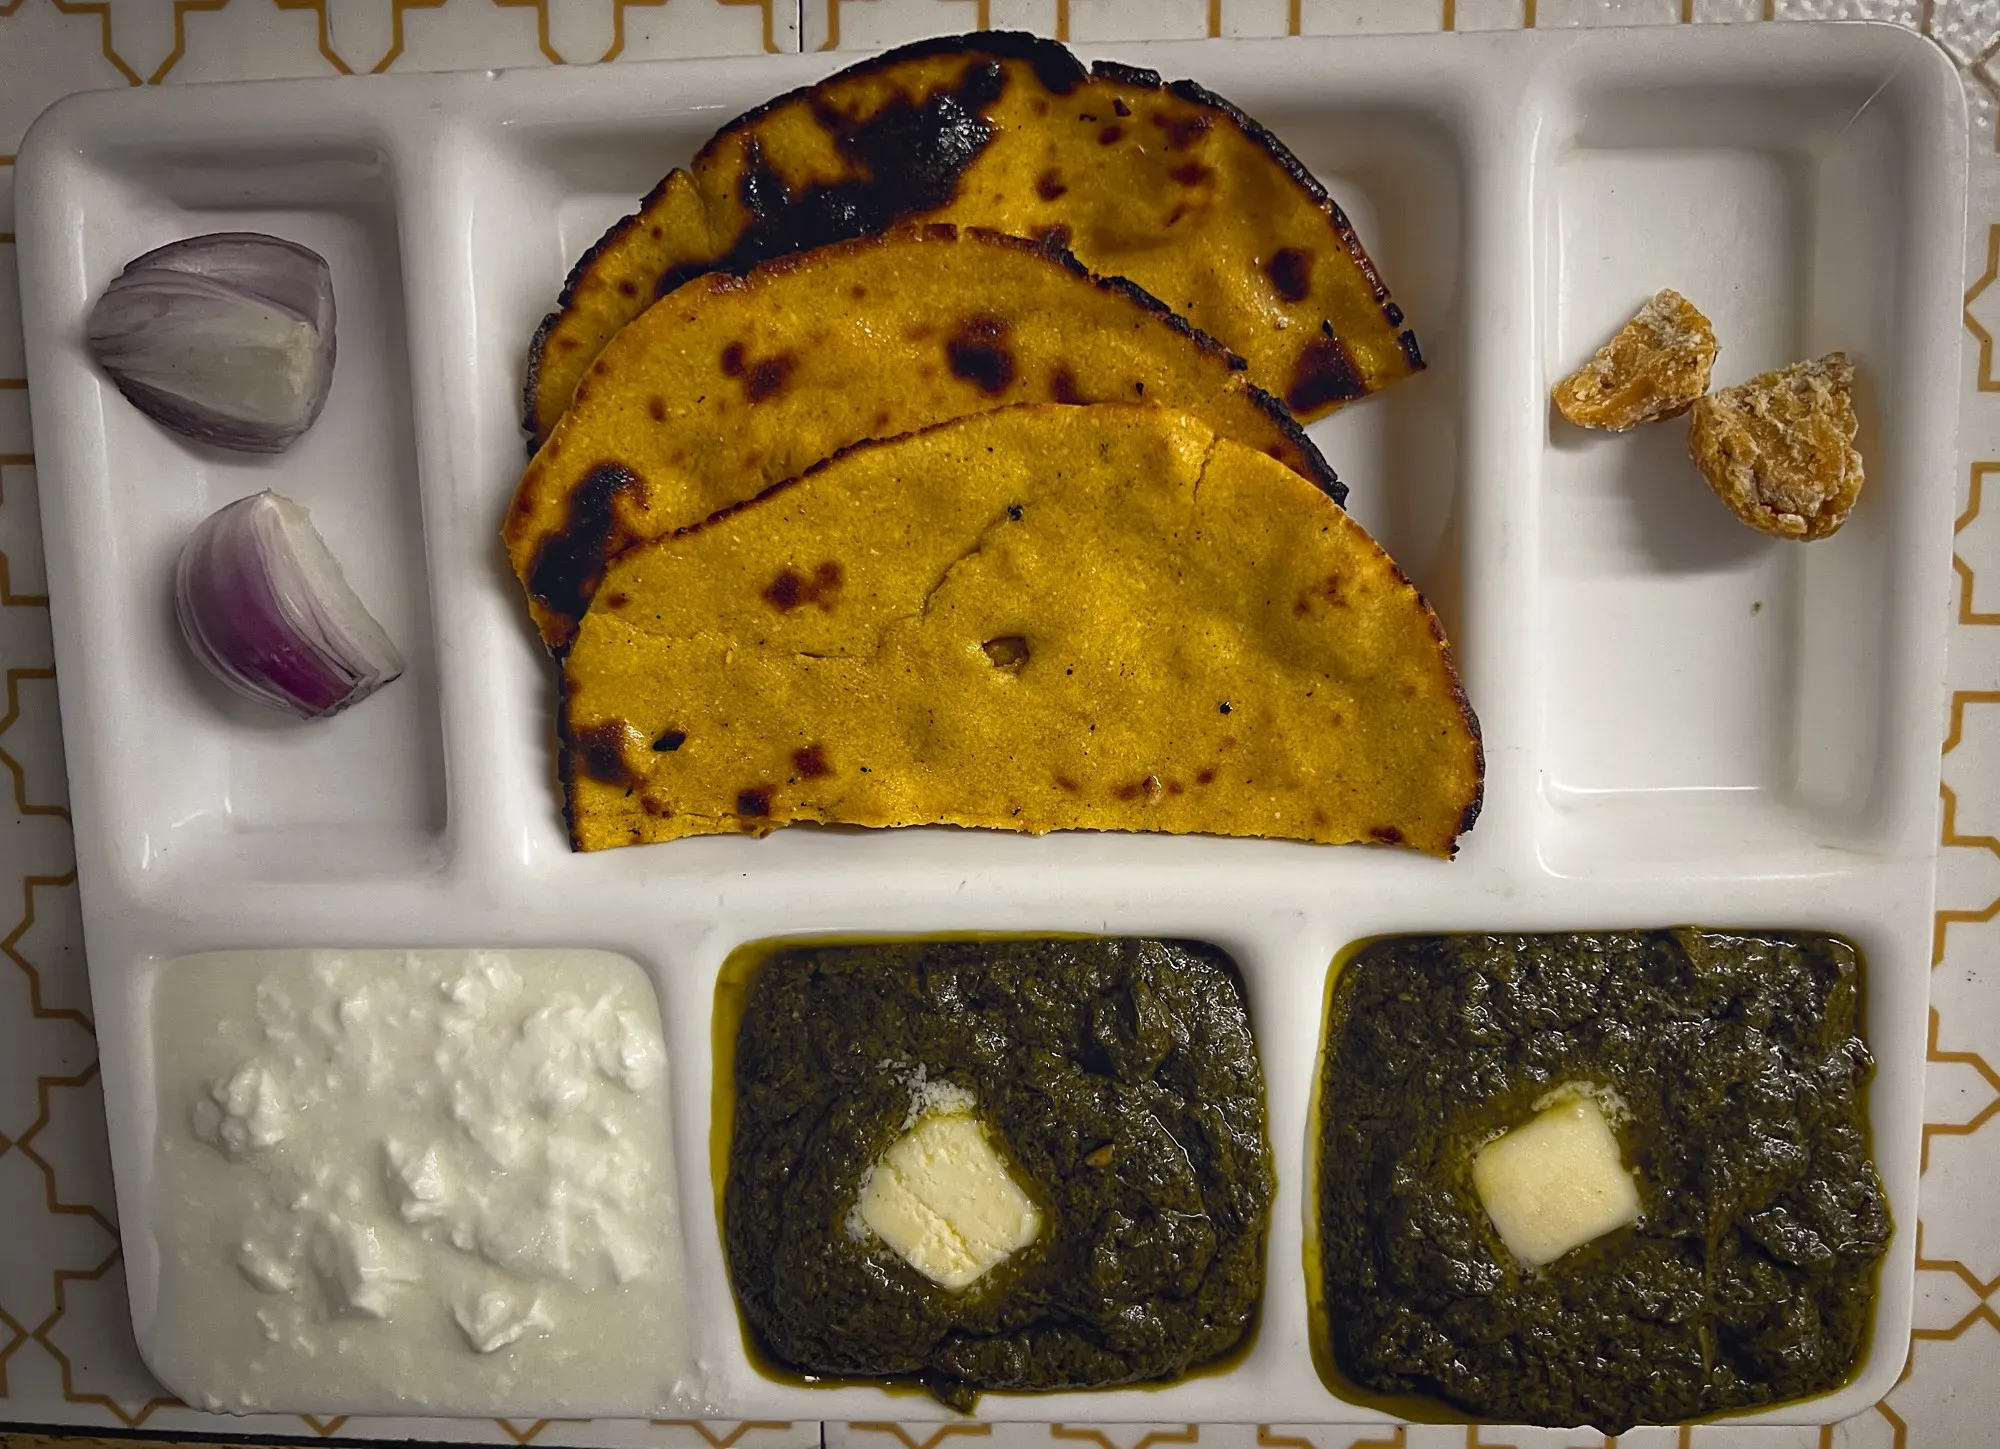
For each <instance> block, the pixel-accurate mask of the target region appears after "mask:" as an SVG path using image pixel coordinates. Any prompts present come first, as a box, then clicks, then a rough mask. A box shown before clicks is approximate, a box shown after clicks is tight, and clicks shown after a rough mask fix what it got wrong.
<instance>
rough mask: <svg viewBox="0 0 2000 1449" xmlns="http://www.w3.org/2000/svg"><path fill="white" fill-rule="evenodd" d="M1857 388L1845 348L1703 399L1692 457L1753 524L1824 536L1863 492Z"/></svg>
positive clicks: (1804, 536) (1805, 536) (1694, 418)
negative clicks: (1857, 435)
mask: <svg viewBox="0 0 2000 1449" xmlns="http://www.w3.org/2000/svg"><path fill="white" fill-rule="evenodd" d="M1853 392H1854V365H1853V364H1852V363H1850V362H1849V361H1848V360H1847V354H1846V353H1843V352H1829V353H1828V354H1827V355H1826V356H1824V357H1822V358H1819V359H1818V360H1817V361H1814V362H1795V363H1793V364H1792V365H1791V366H1790V367H1786V368H1781V369H1780V370H1779V371H1777V372H1766V373H1763V374H1761V375H1760V376H1757V377H1753V378H1751V379H1750V380H1749V381H1748V382H1741V383H1738V384H1737V385H1736V386H1735V387H1726V388H1724V389H1722V391H1720V392H1718V393H1716V394H1714V395H1713V396H1711V397H1705V398H1703V399H1701V400H1700V401H1699V402H1697V403H1696V404H1695V405H1694V412H1693V414H1692V415H1691V416H1690V418H1689V419H1688V454H1689V456H1690V457H1692V458H1693V459H1694V462H1695V466H1696V467H1697V468H1699V469H1701V475H1702V477H1704V478H1706V479H1707V480H1708V486H1709V487H1711V488H1713V489H1714V490H1715V496H1716V497H1718V498H1720V499H1721V500H1722V501H1723V502H1724V503H1726V504H1728V505H1729V510H1730V512H1732V513H1734V514H1735V515H1736V516H1737V517H1738V518H1740V519H1742V520H1743V521H1744V522H1745V523H1747V524H1749V525H1750V526H1751V527H1752V528H1760V529H1762V530H1763V531H1764V532H1766V533H1769V534H1775V535H1776V536H1777V537H1779V538H1793V539H1798V540H1800V541H1802V542H1809V541H1811V540H1812V539H1815V538H1825V537H1826V536H1827V535H1829V534H1831V533H1833V532H1834V531H1835V530H1836V529H1838V528H1839V527H1840V525H1841V524H1843V523H1845V522H1847V514H1848V511H1849V510H1850V509H1852V508H1853V507H1854V500H1855V499H1856V498H1857V497H1859V496H1860V494H1861V484H1862V471H1861V455H1860V454H1859V453H1857V452H1856V451H1855V450H1854V426H1855V424H1854V402H1853Z"/></svg>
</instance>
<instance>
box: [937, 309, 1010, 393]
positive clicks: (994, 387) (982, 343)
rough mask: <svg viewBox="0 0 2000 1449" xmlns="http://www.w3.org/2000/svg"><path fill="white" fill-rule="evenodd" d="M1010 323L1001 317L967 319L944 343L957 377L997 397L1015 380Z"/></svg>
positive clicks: (953, 373)
mask: <svg viewBox="0 0 2000 1449" xmlns="http://www.w3.org/2000/svg"><path fill="white" fill-rule="evenodd" d="M1006 336H1007V324H1006V322H1004V321H1003V320H1001V319H1000V318H998V317H992V316H979V317H972V318H969V319H967V321H966V322H965V324H964V325H963V326H961V327H960V328H959V329H958V331H957V332H956V333H954V334H953V335H952V336H951V337H950V338H949V339H948V340H947V341H946V342H945V345H944V352H945V358H946V360H947V361H948V362H949V363H950V364H951V371H952V375H953V376H954V377H960V378H963V379H964V380H965V381H967V382H969V383H971V384H972V385H973V386H974V387H976V388H978V389H979V390H980V391H981V392H983V393H986V394H987V395H988V396H990V397H997V396H999V395H1000V394H1001V393H1003V392H1005V391H1006V390H1007V385H1008V384H1009V383H1011V382H1012V381H1013V380H1014V354H1013V353H1011V352H1010V351H1008V350H1007V347H1006V342H1005V339H1006Z"/></svg>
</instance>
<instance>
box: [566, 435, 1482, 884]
mask: <svg viewBox="0 0 2000 1449" xmlns="http://www.w3.org/2000/svg"><path fill="white" fill-rule="evenodd" d="M561 732H562V737H563V755H562V778H563V783H564V788H565V791H566V794H567V805H568V813H569V823H570V832H571V838H572V841H573V843H574V844H575V846H576V847H577V848H578V849H580V850H599V849H604V848H606V847H609V846H616V845H628V844H636V843H638V842H641V841H660V840H671V839H674V838H676V837H679V836H688V835H706V834H716V833H722V832H738V831H742V832H748V833H751V834H763V833H764V832H766V831H768V830H770V829H772V828H773V827H775V826H779V825H784V824H789V823H792V822H797V821H823V822H838V823H844V824H850V825H865V826H896V825H917V824H932V823H943V824H953V825H968V826H984V827H990V828H994V829H1003V830H1019V831H1027V832H1033V833H1040V832H1043V831H1049V830H1063V829H1093V830H1157V831H1171V832H1177V833H1193V832H1200V833H1207V834H1213V835H1241V836H1275V837H1282V838H1287V839H1295V840H1307V841H1319V842H1323V843H1327V844H1339V843H1343V842H1349V841H1377V842H1382V843H1385V844H1400V845H1406V846H1411V847H1414V848H1416V849H1418V850H1422V851H1427V852H1429V853H1431V854H1433V855H1440V856H1448V855H1450V854H1451V853H1452V851H1453V849H1454V842H1455V841H1456V839H1457V837H1458V835H1459V834H1460V833H1461V832H1462V831H1464V830H1466V829H1468V828H1469V827H1470V826H1471V824H1472V822H1473V819H1474V817H1475V816H1476V815H1477V813H1478V809H1479V801H1480V789H1481V779H1482V773H1483V763H1482V756H1481V752H1480V743H1479V731H1478V724H1477V722H1476V720H1475V719H1474V718H1473V715H1472V712H1471V710H1470V708H1469V707H1468V706H1467V704H1466V702H1465V698H1464V696H1463V694H1462V693H1461V691H1460V689H1459V685H1458V678H1457V675H1456V673H1455V671H1454V669H1453V666H1452V661H1451V656H1450V651H1449V648H1448V646H1447V645H1446V643H1445V639H1444V635H1443V631H1442V630H1441V628H1440V627H1439V624H1438V621H1437V618H1436V616H1435V615H1434V614H1433V613H1432V612H1431V610H1430V608H1429V607H1428V606H1427V605H1426V604H1425V603H1424V601H1423V599H1422V598H1421V597H1420V596H1419V595H1418V593H1417V591H1416V590H1415V588H1413V587H1412V586H1411V584H1410V583H1409V581H1408V580H1407V579H1405V578H1404V577H1403V575H1402V573H1401V572H1400V571H1399V570H1398V569H1397V567H1396V565H1395V563H1394V562H1393V561H1392V560H1391V559H1390V558H1389V556H1388V555H1387V554H1386V553H1384V552H1383V551H1382V549H1381V548H1380V546H1379V545H1377V544H1376V543H1375V541H1374V540H1373V539H1372V538H1370V537H1369V536H1368V534H1367V532H1366V531H1365V530H1364V529H1363V528H1362V527H1361V525H1360V524H1358V523H1356V522H1354V520H1353V519H1351V518H1350V517H1348V515H1347V514H1346V513H1345V512H1344V511H1343V510H1342V509H1340V508H1339V507H1338V506H1337V505H1335V504H1334V502H1333V501H1332V500H1331V499H1330V498H1328V497H1327V496H1326V495H1325V494H1324V493H1322V492H1320V491H1318V490H1317V489H1315V488H1313V487H1312V486H1311V485H1309V484H1308V483H1306V482H1305V481H1304V480H1302V479H1301V478H1300V477H1299V476H1298V475H1297V474H1296V473H1294V472H1292V471H1291V470H1290V469H1288V468H1286V467H1284V466H1283V465H1282V464H1279V463H1277V462H1276V461H1274V460H1273V459H1271V458H1269V457H1267V456H1265V455H1264V454H1262V453H1259V452H1256V451H1253V450H1252V449H1249V448H1245V447H1243V446H1241V445H1240V444H1237V443H1234V442H1231V441H1229V440H1228V439H1226V438H1220V437H1218V436H1217V435H1216V433H1215V431H1214V430H1213V429H1211V428H1210V427H1208V426H1207V425H1205V424H1204V423H1202V422H1201V421H1199V420H1198V419H1195V418H1193V417H1189V416H1187V415H1185V414H1178V413H1173V412H1169V411H1166V410H1164V409H1160V408H1151V407H1143V406H1133V405H1101V406H1093V407H1068V406H1062V405H1057V404H1030V405H1024V406H1019V407H1010V408H1003V409H999V410H996V411H992V412H985V413H979V414H975V415H973V416H971V417H966V418H962V419H958V420H956V421H953V422H949V423H944V424H940V425H938V426H936V427H933V428H930V429H927V430H925V431H922V432H918V433H913V434H911V435H909V436H906V437H902V438H895V439H891V440H888V441H884V442H874V443H867V444H864V445H861V446H859V447H856V448H853V449H850V450H849V451H847V452H846V453H843V454H841V455H840V456H838V457H835V458H832V459H830V460H828V461H827V462H825V463H823V464H821V465H819V466H818V467H816V468H814V469H812V470H811V471H810V472H808V473H806V474H805V475H804V476H803V477H801V478H799V479H797V480H796V481H794V482H791V483H788V484H785V485H784V486H781V487H778V488H774V489H772V490H770V491H769V492H768V493H766V494H765V495H763V496H762V497H760V498H758V499H757V500H756V501H754V502H751V503H747V504H745V505H744V506H742V507H740V508H737V509H734V510H731V511H730V512H727V513H724V514H721V515H718V516H717V517H715V518H712V519H710V520H708V521H707V522H705V523H702V524H701V525H699V526H697V527H695V528H692V529H689V530H687V531H686V532H683V533H679V534H676V535H672V536H669V537H665V538H661V539H657V540H654V541H652V542H648V543H642V544H638V545H635V546H634V547H632V548H631V549H629V550H628V551H626V552H625V553H623V554H621V555H620V556H619V557H618V558H617V559H616V560H615V561H614V562H613V563H612V564H611V567H610V569H609V571H608V572H607V573H606V575H605V578H604V582H603V586H602V587H601V588H600V589H599V590H598V592H597V594H596V597H595V598H594V599H593V601H592V603H591V607H590V610H589V612H588V613H587V614H586V615H585V616H584V620H583V625H582V628H581V629H580V630H579V631H578V634H577V637H576V640H575V643H574V645H573V646H572V648H571V649H570V650H569V653H568V655H567V657H566V658H565V661H564V665H563V706H562V719H561Z"/></svg>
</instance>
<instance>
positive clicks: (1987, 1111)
mask: <svg viewBox="0 0 2000 1449" xmlns="http://www.w3.org/2000/svg"><path fill="white" fill-rule="evenodd" d="M1938 1021H1939V1017H1938V1011H1937V1008H1936V1007H1932V1008H1931V1025H1930V1034H1929V1037H1928V1039H1927V1040H1926V1042H1925V1044H1924V1060H1925V1061H1927V1062H1938V1063H1950V1064H1954V1065H1957V1066H1964V1067H1971V1068H1972V1070H1973V1071H1975V1072H1977V1073H1978V1074H1979V1075H1980V1076H1981V1077H1982V1078H1984V1079H1985V1082H1986V1084H1987V1085H1988V1086H1989V1087H1991V1088H1992V1089H1993V1099H1992V1100H1991V1101H1990V1102H1988V1103H1987V1104H1986V1105H1985V1106H1984V1107H1982V1108H1980V1109H1979V1111H1978V1112H1976V1113H1974V1114H1973V1116H1972V1117H1971V1118H1969V1119H1968V1120H1966V1121H1964V1122H1925V1123H1924V1138H1923V1153H1922V1158H1921V1170H1923V1171H1926V1172H1928V1171H1929V1170H1930V1165H1931V1139H1932V1138H1933V1137H1969V1136H1970V1135H1971V1134H1973V1133H1974V1132H1977V1131H1978V1130H1979V1129H1980V1128H1981V1127H1984V1126H1985V1125H1986V1124H1987V1122H1988V1121H1990V1120H1991V1119H1992V1118H1993V1117H1994V1116H1995V1115H1996V1114H2000V1072H1996V1071H1994V1070H1993V1068H1992V1067H1991V1066H1989V1065H1988V1064H1987V1061H1986V1059H1985V1058H1984V1057H1982V1056H1980V1055H1979V1053H1977V1052H1948V1051H1944V1050H1942V1049H1941V1048H1940V1047H1939V1046H1938ZM1917 1242H1918V1244H1919V1246H1921V1244H1922V1243H1923V1225H1922V1224H1921V1223H1919V1224H1918V1230H1917ZM1966 1281H1968V1282H1972V1283H1975V1285H1976V1281H1977V1280H1975V1279H1971V1278H1968V1279H1967V1280H1966ZM1986 1291H1988V1290H1984V1289H1982V1290H1981V1292H1982V1293H1984V1292H1986Z"/></svg>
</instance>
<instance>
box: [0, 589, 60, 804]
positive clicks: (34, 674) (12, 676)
mask: <svg viewBox="0 0 2000 1449" xmlns="http://www.w3.org/2000/svg"><path fill="white" fill-rule="evenodd" d="M0 577H4V574H0ZM55 677H56V672H55V670H53V669H51V668H48V667H47V666H41V667H38V668H34V669H10V670H8V671H7V712H6V713H5V714H4V715H0V735H4V734H6V733H7V731H8V730H10V729H12V728H13V727H14V726H15V725H16V724H17V723H19V721H20V718H21V682H22V681H23V680H26V679H48V680H53V679H54V678H55ZM0 765H4V766H6V769H7V773H8V774H10V775H12V776H13V777H14V809H15V810H16V811H17V812H18V813H20V814H22V815H53V816H55V817H57V818H58V819H61V820H67V819H69V807H68V806H67V805H46V804H37V803H35V802H34V801H32V800H30V799H29V798H28V772H27V771H26V770H24V769H23V768H21V763H20V761H18V760H16V759H15V758H14V757H13V756H12V755H10V754H8V753H7V751H6V749H5V748H3V747H0Z"/></svg>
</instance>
